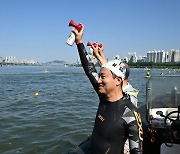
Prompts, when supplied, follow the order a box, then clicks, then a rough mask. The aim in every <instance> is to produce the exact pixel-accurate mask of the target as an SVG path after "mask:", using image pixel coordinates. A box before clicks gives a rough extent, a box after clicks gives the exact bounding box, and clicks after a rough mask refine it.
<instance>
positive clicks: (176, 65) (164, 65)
mask: <svg viewBox="0 0 180 154" xmlns="http://www.w3.org/2000/svg"><path fill="white" fill-rule="evenodd" d="M128 65H129V66H130V67H134V68H146V67H147V68H170V69H180V62H176V63H169V62H168V63H153V62H148V63H147V62H137V63H131V62H130V63H128Z"/></svg>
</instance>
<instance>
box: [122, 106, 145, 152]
mask: <svg viewBox="0 0 180 154" xmlns="http://www.w3.org/2000/svg"><path fill="white" fill-rule="evenodd" d="M123 119H124V120H125V121H126V123H127V127H128V128H127V133H128V139H129V148H130V153H131V154H142V142H143V129H142V121H141V116H140V114H139V113H138V112H137V111H132V110H130V109H129V108H127V109H126V111H125V114H124V115H123Z"/></svg>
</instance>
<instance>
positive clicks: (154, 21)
mask: <svg viewBox="0 0 180 154" xmlns="http://www.w3.org/2000/svg"><path fill="white" fill-rule="evenodd" d="M71 19H72V20H73V21H74V22H75V23H76V24H78V23H83V24H84V26H85V31H84V35H83V43H84V45H85V47H86V49H87V51H88V50H89V47H87V46H86V44H87V42H88V41H90V42H99V43H103V44H104V52H105V55H106V56H107V57H108V59H113V57H115V56H116V55H119V56H120V57H121V58H123V57H125V56H127V54H128V53H129V52H136V53H137V55H141V56H145V55H146V53H147V52H148V51H152V50H165V51H168V50H171V49H180V28H179V27H180V0H91V1H86V0H77V1H74V0H0V56H1V57H3V58H5V57H9V56H14V57H16V58H17V59H21V60H22V59H24V60H25V59H26V60H30V59H34V60H35V61H37V62H49V61H53V60H64V61H66V62H69V63H73V62H76V61H77V59H78V52H77V47H76V45H75V44H74V45H73V46H72V47H71V46H69V45H67V44H66V43H65V42H66V40H67V38H68V36H69V33H70V31H71V29H72V27H69V26H68V24H69V21H70V20H71Z"/></svg>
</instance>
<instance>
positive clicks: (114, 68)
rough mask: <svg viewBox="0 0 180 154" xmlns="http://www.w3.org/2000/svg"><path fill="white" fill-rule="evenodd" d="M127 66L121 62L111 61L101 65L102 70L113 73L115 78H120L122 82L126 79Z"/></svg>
mask: <svg viewBox="0 0 180 154" xmlns="http://www.w3.org/2000/svg"><path fill="white" fill-rule="evenodd" d="M127 66H128V65H127V64H125V63H122V62H121V60H117V59H116V60H111V61H109V62H108V63H106V64H104V65H102V68H103V67H105V68H107V69H109V70H110V71H111V72H113V73H114V74H115V75H116V76H118V77H121V78H122V80H124V79H125V77H126V73H127V72H126V71H127Z"/></svg>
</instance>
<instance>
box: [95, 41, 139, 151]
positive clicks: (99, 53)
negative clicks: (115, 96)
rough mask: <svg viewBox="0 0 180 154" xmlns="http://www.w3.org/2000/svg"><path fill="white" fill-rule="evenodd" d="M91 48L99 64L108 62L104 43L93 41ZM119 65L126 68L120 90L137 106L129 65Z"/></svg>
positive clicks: (122, 63) (127, 142)
mask: <svg viewBox="0 0 180 154" xmlns="http://www.w3.org/2000/svg"><path fill="white" fill-rule="evenodd" d="M96 46H98V50H97V48H96ZM92 49H93V54H94V56H95V57H96V58H97V60H98V62H99V65H100V66H102V65H104V64H106V63H108V60H107V58H106V56H105V54H104V45H103V44H101V46H99V45H98V44H97V43H94V44H93V45H92ZM116 59H117V58H116ZM120 67H121V68H123V69H124V70H126V71H125V77H124V80H123V83H122V91H123V92H124V93H125V94H127V97H129V99H130V100H131V102H132V103H133V104H134V105H135V106H136V107H137V102H138V99H137V95H138V93H139V91H138V90H137V89H135V88H133V87H132V85H131V84H130V83H129V82H128V81H127V80H128V77H129V73H130V69H129V66H128V64H126V63H124V62H121V64H120ZM129 153H130V149H129V141H128V139H127V140H126V142H125V145H124V154H129Z"/></svg>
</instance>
